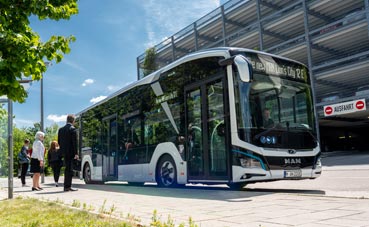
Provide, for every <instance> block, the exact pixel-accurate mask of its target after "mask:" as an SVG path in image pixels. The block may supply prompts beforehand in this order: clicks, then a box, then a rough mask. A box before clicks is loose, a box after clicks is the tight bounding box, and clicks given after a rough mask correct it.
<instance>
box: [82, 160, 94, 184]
mask: <svg viewBox="0 0 369 227" xmlns="http://www.w3.org/2000/svg"><path fill="white" fill-rule="evenodd" d="M83 179H84V180H85V183H86V184H91V183H92V181H91V167H90V165H89V164H88V163H87V164H86V165H85V167H84V168H83Z"/></svg>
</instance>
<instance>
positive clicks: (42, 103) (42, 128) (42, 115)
mask: <svg viewBox="0 0 369 227" xmlns="http://www.w3.org/2000/svg"><path fill="white" fill-rule="evenodd" d="M40 96H41V125H40V127H41V132H44V79H43V78H41V95H40ZM44 133H45V132H44ZM44 168H45V162H44ZM44 172H45V171H43V172H42V174H41V183H45V173H44Z"/></svg>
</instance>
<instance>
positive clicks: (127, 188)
mask: <svg viewBox="0 0 369 227" xmlns="http://www.w3.org/2000/svg"><path fill="white" fill-rule="evenodd" d="M76 187H77V188H81V189H88V190H99V191H108V192H115V193H125V194H132V195H145V196H158V197H169V198H170V197H172V198H189V199H204V200H221V201H229V202H240V201H242V202H247V201H252V198H254V197H258V196H265V195H270V194H278V193H280V194H283V193H284V194H287V193H288V194H299V195H325V192H324V191H321V190H301V189H300V190H299V189H258V188H253V189H249V188H247V187H245V188H243V189H242V190H231V189H229V188H228V187H227V186H225V185H219V186H218V185H209V186H208V185H186V186H184V187H179V188H162V187H158V186H156V185H155V184H146V185H144V186H131V185H128V184H126V183H108V184H105V185H84V184H80V185H76Z"/></svg>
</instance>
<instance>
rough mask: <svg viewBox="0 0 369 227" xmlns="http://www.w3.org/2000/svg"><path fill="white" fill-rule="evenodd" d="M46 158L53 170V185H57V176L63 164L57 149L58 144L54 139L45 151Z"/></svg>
mask: <svg viewBox="0 0 369 227" xmlns="http://www.w3.org/2000/svg"><path fill="white" fill-rule="evenodd" d="M47 160H48V161H49V165H50V166H51V169H52V170H53V175H54V182H55V187H58V186H59V183H58V182H59V176H60V169H61V167H62V166H63V160H62V155H61V152H60V149H59V144H58V142H56V141H52V142H51V144H50V149H49V151H48V152H47Z"/></svg>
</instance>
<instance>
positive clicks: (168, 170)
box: [160, 161, 175, 186]
mask: <svg viewBox="0 0 369 227" xmlns="http://www.w3.org/2000/svg"><path fill="white" fill-rule="evenodd" d="M174 177H175V170H174V166H173V164H172V162H170V161H165V162H164V163H163V164H162V165H161V168H160V180H161V182H162V183H163V185H165V186H169V185H172V184H173V183H174Z"/></svg>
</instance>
